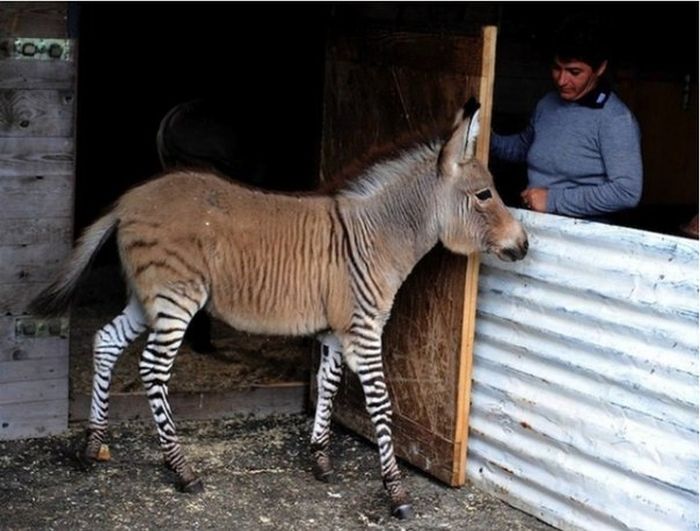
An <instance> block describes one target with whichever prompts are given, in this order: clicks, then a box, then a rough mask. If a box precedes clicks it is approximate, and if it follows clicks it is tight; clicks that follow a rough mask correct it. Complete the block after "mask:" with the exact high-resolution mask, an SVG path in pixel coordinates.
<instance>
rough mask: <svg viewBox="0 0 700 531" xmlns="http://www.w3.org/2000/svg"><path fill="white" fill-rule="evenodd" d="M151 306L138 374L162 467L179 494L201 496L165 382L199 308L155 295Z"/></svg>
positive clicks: (167, 380) (180, 298)
mask: <svg viewBox="0 0 700 531" xmlns="http://www.w3.org/2000/svg"><path fill="white" fill-rule="evenodd" d="M155 306H156V309H155V310H156V311H155V312H154V313H155V315H156V318H155V320H154V322H153V327H152V331H151V334H150V335H149V336H148V341H147V343H146V347H145V349H144V350H143V352H142V353H141V359H140V361H139V374H140V375H141V380H142V381H143V384H144V387H145V388H146V396H147V397H148V402H149V405H150V406H151V412H152V413H153V418H154V420H155V422H156V428H157V430H158V440H159V442H160V446H161V450H162V451H163V456H164V459H165V465H166V466H167V467H168V468H170V469H171V470H172V471H173V472H175V474H177V478H178V487H179V488H180V489H181V490H182V491H184V492H190V493H195V492H201V491H202V490H203V489H204V487H203V485H202V481H201V480H200V479H199V478H198V477H197V475H196V474H195V472H194V470H193V469H192V467H191V466H190V465H189V464H188V463H187V461H186V459H185V456H184V454H183V452H182V449H181V447H180V443H179V441H178V438H177V434H176V431H175V422H174V420H173V414H172V411H171V409H170V403H169V402H168V382H169V381H170V376H171V370H172V366H173V362H174V361H175V356H176V355H177V351H178V349H179V348H180V345H181V344H182V339H183V337H184V335H185V331H186V330H187V325H188V324H189V322H190V321H191V320H192V317H193V316H194V314H195V313H196V312H197V310H198V309H199V305H195V306H193V301H192V300H188V299H184V298H183V297H181V296H177V295H157V296H156V302H155Z"/></svg>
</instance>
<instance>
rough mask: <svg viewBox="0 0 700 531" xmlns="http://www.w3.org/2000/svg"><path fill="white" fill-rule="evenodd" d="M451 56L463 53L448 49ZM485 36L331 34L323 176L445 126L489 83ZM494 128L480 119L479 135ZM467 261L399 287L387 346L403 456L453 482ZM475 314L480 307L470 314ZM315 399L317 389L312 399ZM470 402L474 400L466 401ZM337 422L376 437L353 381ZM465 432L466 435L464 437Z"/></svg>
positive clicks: (420, 271) (433, 258)
mask: <svg viewBox="0 0 700 531" xmlns="http://www.w3.org/2000/svg"><path fill="white" fill-rule="evenodd" d="M450 50H458V53H451V51H450ZM483 51H484V50H483V46H482V36H476V37H474V36H469V37H455V36H450V37H445V36H435V35H432V36H431V35H425V34H422V35H411V34H406V33H401V34H395V35H394V34H393V35H387V34H380V35H378V36H367V34H361V35H359V36H358V35H355V34H353V35H349V36H348V35H342V36H336V37H334V38H333V43H332V44H331V46H330V47H329V53H328V57H327V62H326V92H325V97H324V119H323V140H322V153H321V179H322V180H331V179H333V178H334V176H335V175H337V174H338V172H340V171H341V169H342V168H344V167H345V166H346V165H348V164H350V163H351V162H353V160H354V159H356V158H362V157H363V156H364V155H365V154H366V153H368V152H371V151H373V150H376V149H377V148H380V147H381V146H382V145H383V144H386V143H391V142H392V141H393V140H395V139H397V138H401V137H405V135H406V133H407V132H408V133H409V134H411V133H412V134H414V135H415V134H419V133H421V132H423V131H425V130H435V131H439V130H443V131H444V130H445V128H446V127H447V126H449V124H451V123H452V120H453V116H454V113H455V112H456V110H457V109H459V108H460V107H461V105H462V104H463V103H464V102H465V101H466V100H467V99H468V98H469V97H470V96H475V97H477V98H478V99H480V91H481V90H482V87H483V86H484V84H483V82H482V79H481V76H482V67H483V65H482V63H483ZM489 127H490V123H489V122H487V121H484V120H483V119H482V130H483V129H488V128H489ZM467 270H468V260H467V258H465V257H459V256H455V255H452V254H450V253H448V252H447V251H445V250H444V249H442V248H441V247H438V248H436V249H434V250H433V251H432V252H431V253H429V254H428V255H427V256H426V257H424V259H423V260H422V261H421V262H420V263H419V264H418V265H417V267H416V268H415V270H414V271H413V273H411V275H410V276H409V278H408V279H407V281H406V283H405V284H404V286H403V287H402V288H401V290H400V291H399V293H398V295H397V298H396V302H395V305H394V309H393V312H392V316H391V318H390V320H389V322H388V324H387V327H386V329H385V333H384V338H383V343H384V352H385V370H386V374H387V384H388V386H389V390H390V394H391V397H392V402H393V409H394V427H393V430H394V434H395V443H396V452H397V455H398V456H399V457H401V458H403V459H406V460H407V461H409V462H410V463H412V464H413V465H415V466H418V467H419V468H422V469H423V470H425V471H427V472H428V473H430V474H432V475H433V476H435V477H436V478H438V479H440V480H441V481H444V482H446V483H448V484H451V485H459V484H461V483H463V481H464V480H463V477H464V474H463V470H464V466H465V463H464V461H463V460H461V461H460V457H459V456H461V455H462V454H463V450H462V446H461V445H463V444H466V441H465V439H466V436H465V435H464V430H465V423H464V422H462V421H459V420H458V419H459V416H460V415H462V414H464V401H465V395H464V392H465V389H467V388H466V387H465V386H464V384H462V386H461V387H460V378H464V377H465V374H466V372H468V368H465V366H464V363H465V361H466V358H468V356H469V354H470V351H468V350H465V348H466V346H468V344H469V343H468V342H466V341H465V340H464V338H463V337H462V334H463V332H465V331H470V330H471V331H473V328H472V327H470V326H469V325H467V326H466V327H465V325H464V319H465V318H468V319H471V320H472V321H473V315H472V316H470V315H467V314H465V292H467V293H470V290H472V289H474V288H473V287H469V288H468V289H467V287H466V284H465V282H466V281H467V279H468V281H469V282H470V286H471V284H473V283H474V282H475V279H474V276H473V273H470V276H469V277H468V276H467ZM467 310H468V312H473V307H472V306H469V307H468V308H467ZM312 398H313V393H312ZM467 399H468V397H467ZM335 411H336V414H335V418H336V419H337V420H339V421H340V422H341V423H343V424H345V425H346V426H348V427H350V428H351V429H353V430H355V431H357V432H358V433H360V434H362V435H364V436H366V437H367V438H369V439H371V440H374V429H373V427H372V426H371V423H370V422H369V419H368V417H367V414H366V411H365V406H364V397H363V395H362V391H361V388H360V386H359V385H358V383H357V379H356V378H355V377H354V375H346V378H345V384H344V385H343V387H342V389H341V390H340V392H339V394H338V398H337V399H336V408H335ZM458 431H459V433H458Z"/></svg>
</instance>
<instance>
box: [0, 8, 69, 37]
mask: <svg viewBox="0 0 700 531" xmlns="http://www.w3.org/2000/svg"><path fill="white" fill-rule="evenodd" d="M67 20H68V3H67V2H3V3H2V8H0V35H2V36H5V37H44V38H53V39H61V38H65V37H67V36H68V32H67V29H68V28H67Z"/></svg>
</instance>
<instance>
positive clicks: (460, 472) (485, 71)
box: [451, 26, 497, 487]
mask: <svg viewBox="0 0 700 531" xmlns="http://www.w3.org/2000/svg"><path fill="white" fill-rule="evenodd" d="M482 35H483V47H482V57H481V83H480V87H479V100H480V103H481V130H480V133H479V140H478V142H477V146H476V157H477V159H478V160H480V161H481V162H482V163H483V164H488V158H489V144H490V136H491V112H492V111H491V110H492V106H493V83H494V77H495V70H496V36H497V29H496V27H495V26H486V27H484V28H483V30H482ZM478 291H479V255H478V253H474V254H472V255H470V256H469V263H468V264H467V272H466V279H465V282H464V308H463V310H464V316H463V319H462V338H461V348H460V355H459V381H458V387H457V412H458V413H457V418H456V426H455V445H454V452H455V453H454V459H453V470H452V481H451V484H452V486H455V487H457V486H461V485H464V483H465V481H466V479H467V446H468V442H469V408H470V398H471V388H472V366H473V357H474V328H475V325H476V299H477V294H478Z"/></svg>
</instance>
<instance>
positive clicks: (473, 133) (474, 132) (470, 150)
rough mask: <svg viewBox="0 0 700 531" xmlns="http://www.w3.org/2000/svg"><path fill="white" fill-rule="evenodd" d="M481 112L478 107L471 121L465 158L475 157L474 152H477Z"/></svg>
mask: <svg viewBox="0 0 700 531" xmlns="http://www.w3.org/2000/svg"><path fill="white" fill-rule="evenodd" d="M479 113H480V111H479V110H478V109H477V110H476V112H474V114H473V115H472V119H471V121H470V122H469V127H468V128H467V145H466V146H465V148H464V160H465V161H467V160H471V159H473V158H474V153H475V152H476V139H477V137H478V136H479V129H480V126H479Z"/></svg>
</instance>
